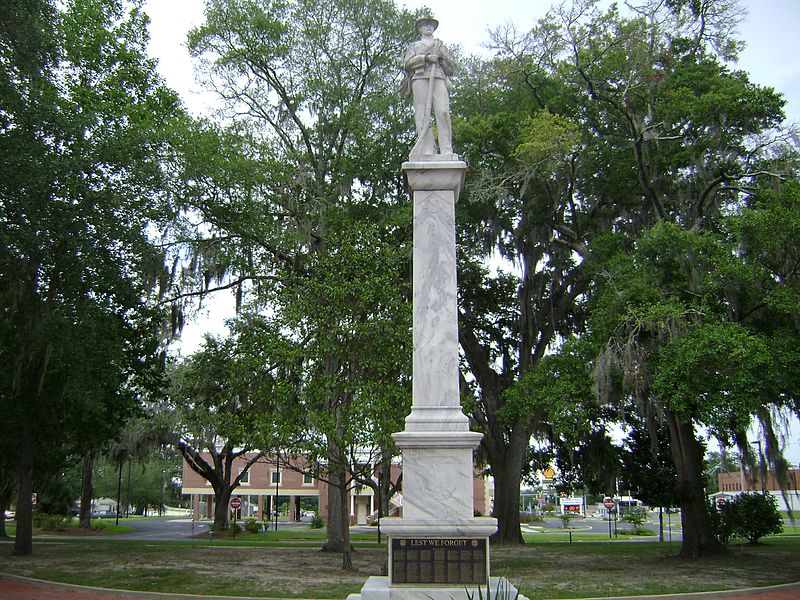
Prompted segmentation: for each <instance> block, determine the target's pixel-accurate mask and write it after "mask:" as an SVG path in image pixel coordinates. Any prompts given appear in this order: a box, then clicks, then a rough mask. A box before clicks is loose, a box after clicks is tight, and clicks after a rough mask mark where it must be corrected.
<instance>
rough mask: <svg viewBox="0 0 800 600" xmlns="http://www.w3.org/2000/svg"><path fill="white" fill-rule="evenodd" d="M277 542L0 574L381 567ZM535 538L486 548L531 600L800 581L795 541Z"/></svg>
mask: <svg viewBox="0 0 800 600" xmlns="http://www.w3.org/2000/svg"><path fill="white" fill-rule="evenodd" d="M269 533H272V534H275V532H269ZM277 534H278V535H277V536H275V537H273V538H272V539H271V540H269V541H267V542H266V543H265V542H262V541H260V539H261V538H260V534H253V535H255V538H256V539H250V540H243V539H240V536H237V539H236V540H235V542H234V541H231V540H226V541H223V540H215V541H214V542H213V543H209V542H208V541H207V540H202V541H201V540H197V541H194V542H159V543H153V542H139V541H125V540H116V541H114V540H113V539H112V538H98V537H92V538H86V539H81V540H59V539H57V538H48V539H47V540H46V541H45V540H42V539H38V540H36V541H35V542H34V555H33V556H31V557H14V556H10V554H11V543H10V542H3V543H0V556H2V563H1V564H2V566H0V571H3V572H6V573H12V574H17V575H25V576H29V577H36V578H41V579H48V580H51V581H61V582H67V583H76V584H84V585H93V586H98V587H114V588H122V589H131V590H141V591H160V592H173V593H189V594H191V593H195V594H225V595H242V596H245V595H246V596H260V597H265V598H269V597H272V598H275V597H281V598H291V597H292V596H297V597H302V598H320V599H323V598H345V597H346V596H347V594H348V593H351V592H357V591H358V590H360V589H361V586H362V585H363V584H364V581H365V580H366V578H367V577H368V576H369V575H377V574H379V573H380V570H381V566H382V565H383V564H384V563H385V562H386V547H385V544H383V545H380V546H379V545H378V544H377V543H375V542H374V541H373V542H372V543H359V544H357V551H356V552H355V555H354V565H355V568H356V569H357V572H356V573H348V572H344V571H342V570H341V568H340V565H341V557H340V556H339V555H335V554H325V553H321V552H319V545H320V543H319V542H320V540H321V537H322V535H324V534H323V532H322V531H320V530H306V531H302V530H294V531H286V532H280V531H279V532H277ZM312 535H313V536H314V537H315V539H311V538H310V536H312ZM303 536H305V537H303ZM317 536H319V537H317ZM542 538H546V539H547V540H552V539H555V534H553V535H548V536H538V537H537V538H536V540H535V541H534V542H532V543H528V544H527V545H526V546H524V547H514V548H503V547H496V548H492V574H493V575H503V576H506V577H508V578H509V579H510V580H511V581H512V582H513V583H514V584H515V585H517V586H518V587H519V588H520V591H521V592H522V593H523V594H525V595H526V596H528V597H529V598H531V600H534V599H536V600H542V599H547V598H580V597H584V598H585V597H597V596H627V595H637V594H664V593H678V592H696V591H706V590H718V589H733V588H741V587H751V586H761V585H771V584H776V583H785V582H792V581H797V580H798V579H800V575H799V574H800V538H792V537H773V538H769V539H767V540H766V543H764V544H759V545H756V546H749V545H733V546H732V547H731V548H730V551H729V552H728V553H727V554H725V555H722V556H717V557H712V558H706V559H702V560H699V561H683V560H679V559H677V558H675V554H676V553H677V551H678V549H679V547H680V546H679V544H677V543H673V544H672V545H671V546H670V545H668V544H659V543H657V542H632V543H625V542H608V541H594V542H580V543H573V544H569V543H562V542H557V541H547V542H545V541H544V540H543V539H542ZM371 539H373V540H374V538H371ZM540 540H542V541H540ZM307 545H309V546H310V547H306V546H307Z"/></svg>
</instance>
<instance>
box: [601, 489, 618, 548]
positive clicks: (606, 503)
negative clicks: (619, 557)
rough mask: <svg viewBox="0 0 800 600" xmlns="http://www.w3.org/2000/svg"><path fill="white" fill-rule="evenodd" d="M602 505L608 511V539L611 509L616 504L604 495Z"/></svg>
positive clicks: (609, 535) (609, 536)
mask: <svg viewBox="0 0 800 600" xmlns="http://www.w3.org/2000/svg"><path fill="white" fill-rule="evenodd" d="M603 506H605V507H606V510H607V511H608V539H611V511H612V510H614V506H616V505H615V504H614V499H613V498H609V497H608V496H606V497H605V498H603Z"/></svg>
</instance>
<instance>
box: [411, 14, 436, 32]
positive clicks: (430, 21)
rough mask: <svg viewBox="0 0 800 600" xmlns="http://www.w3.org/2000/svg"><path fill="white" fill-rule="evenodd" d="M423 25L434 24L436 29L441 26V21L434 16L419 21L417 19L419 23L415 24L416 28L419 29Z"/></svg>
mask: <svg viewBox="0 0 800 600" xmlns="http://www.w3.org/2000/svg"><path fill="white" fill-rule="evenodd" d="M423 25H432V26H433V29H434V31H435V30H436V28H437V27H439V21H437V20H436V19H434V18H433V17H423V18H421V19H420V20H419V21H417V24H416V25H415V26H414V28H415V29H417V30H419V28H420V27H422V26H423Z"/></svg>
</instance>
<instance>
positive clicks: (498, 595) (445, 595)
mask: <svg viewBox="0 0 800 600" xmlns="http://www.w3.org/2000/svg"><path fill="white" fill-rule="evenodd" d="M480 597H482V598H484V600H527V598H525V596H518V595H517V589H516V588H515V587H514V586H513V585H511V584H510V583H509V582H508V580H506V579H505V578H501V577H492V578H490V580H489V583H488V585H484V586H481V588H480V592H479V591H478V586H475V585H470V586H455V585H453V586H436V587H433V586H424V585H415V586H400V585H392V584H390V583H389V578H388V577H370V578H369V579H367V582H366V583H365V584H364V587H363V588H361V593H360V594H350V595H349V596H348V597H347V600H468V599H469V598H474V599H477V598H480Z"/></svg>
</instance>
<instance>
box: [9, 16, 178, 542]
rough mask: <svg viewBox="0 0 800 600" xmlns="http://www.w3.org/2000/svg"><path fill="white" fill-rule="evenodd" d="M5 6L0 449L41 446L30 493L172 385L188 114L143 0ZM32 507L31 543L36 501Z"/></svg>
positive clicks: (34, 455) (31, 452)
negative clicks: (166, 362)
mask: <svg viewBox="0 0 800 600" xmlns="http://www.w3.org/2000/svg"><path fill="white" fill-rule="evenodd" d="M7 4H8V3H6V4H4V8H3V15H2V17H3V18H2V20H3V27H2V29H0V35H2V40H0V48H1V49H2V50H0V52H2V59H0V114H2V116H1V117H0V248H2V251H0V307H2V308H1V309H0V313H2V315H3V317H2V319H0V360H2V362H3V364H5V365H7V366H8V372H9V373H10V376H9V377H7V378H4V380H3V384H2V386H1V389H0V408H1V409H2V412H3V415H4V419H5V421H6V424H7V427H8V431H9V432H13V436H12V435H10V434H9V435H6V436H5V437H6V441H7V442H8V443H7V445H6V444H4V445H3V448H2V450H3V451H2V452H0V455H1V456H2V460H3V461H4V462H9V463H11V464H14V462H15V461H19V464H20V465H22V463H23V462H24V461H27V457H31V459H32V461H33V463H34V464H32V465H25V468H21V469H19V471H18V472H20V473H22V476H21V480H20V482H19V483H20V494H21V495H23V496H27V495H28V494H29V493H30V491H31V479H32V477H33V473H36V477H37V479H38V480H40V481H44V480H47V479H48V477H58V476H59V475H60V473H61V472H62V470H63V468H64V466H65V462H66V460H65V459H68V458H70V457H73V456H76V455H82V454H84V453H85V452H88V451H93V450H97V449H99V448H100V447H101V446H102V445H103V444H105V443H106V442H107V441H108V440H109V439H110V438H112V437H113V436H114V435H115V434H116V432H117V431H118V430H119V429H120V428H121V425H122V423H123V422H124V421H125V419H127V418H128V417H129V416H130V415H131V414H132V413H133V412H135V410H136V407H137V403H138V400H137V393H142V392H144V391H145V390H154V389H157V388H158V387H159V386H160V384H161V383H162V381H161V379H160V371H161V367H162V359H163V356H162V353H161V350H162V348H161V347H160V344H161V342H162V341H163V337H164V328H163V327H162V325H163V320H162V319H163V317H164V316H165V315H164V314H163V309H162V308H160V307H159V306H158V304H157V301H158V296H159V294H161V293H163V292H164V291H165V288H166V287H167V285H168V281H167V280H168V278H169V274H168V273H166V272H165V270H164V264H163V259H164V251H163V249H162V248H160V247H159V245H158V243H157V240H156V238H157V237H158V236H159V235H160V232H161V231H163V228H164V226H165V225H166V224H167V223H168V222H169V221H170V220H171V218H172V216H173V214H174V206H172V205H171V198H170V194H169V192H168V189H169V188H170V186H171V184H172V183H173V182H174V180H173V179H172V175H173V174H174V172H173V171H172V169H171V168H170V167H169V160H170V159H171V157H172V141H173V140H172V138H171V133H172V131H173V128H174V127H175V126H177V124H178V123H179V122H180V120H181V119H182V117H183V114H182V109H181V107H180V105H179V102H178V99H177V96H176V95H175V94H174V93H173V92H172V91H170V90H168V89H167V88H165V87H164V86H163V84H162V82H161V80H160V79H159V77H158V75H157V73H156V70H155V64H154V62H153V61H152V60H150V59H149V58H148V57H147V52H146V47H145V46H146V41H147V33H146V23H147V21H146V18H145V16H144V15H143V14H142V12H141V11H140V10H139V8H138V3H137V2H131V3H128V2H123V1H122V0H74V1H70V2H63V3H50V2H42V1H33V2H25V3H12V4H11V5H9V6H10V7H11V8H10V10H7V7H6V5H7ZM7 16H8V17H9V20H8V21H7V20H6V17H7ZM7 24H14V26H13V27H11V28H9V27H7ZM19 36H25V37H24V38H21V37H19ZM24 46H29V47H28V48H27V49H25V48H23V47H24ZM22 504H26V501H25V500H23V501H22ZM18 513H19V515H20V522H19V523H18V527H19V529H18V533H19V535H18V536H17V546H18V550H19V551H20V552H24V553H27V552H29V551H30V537H29V532H30V529H29V523H26V522H25V521H27V519H28V511H27V509H24V510H20V511H18ZM23 546H25V547H23Z"/></svg>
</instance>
